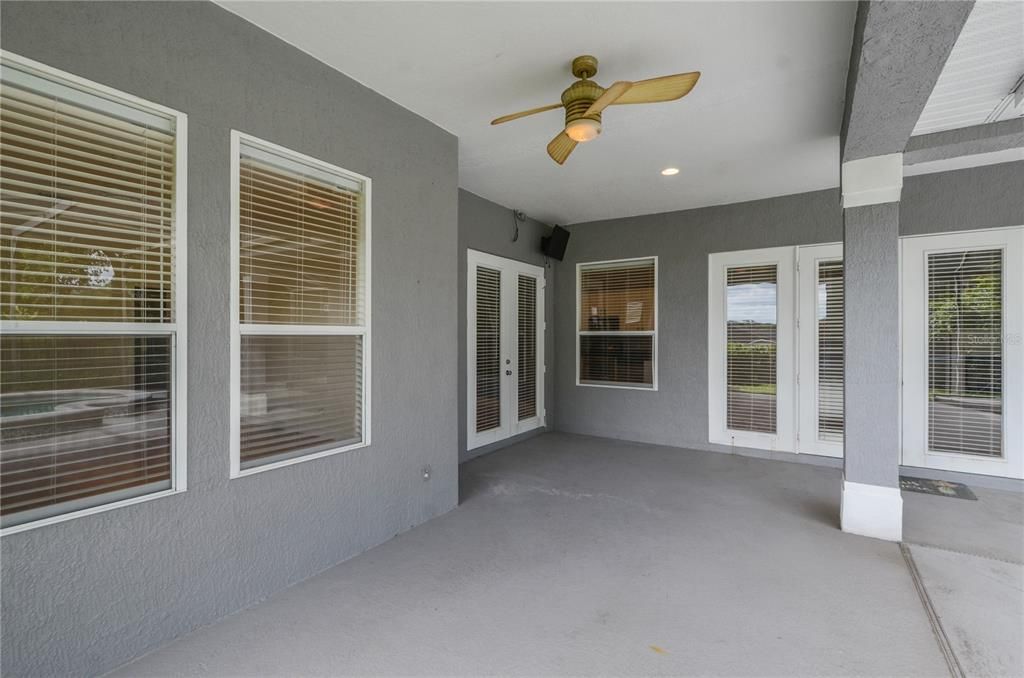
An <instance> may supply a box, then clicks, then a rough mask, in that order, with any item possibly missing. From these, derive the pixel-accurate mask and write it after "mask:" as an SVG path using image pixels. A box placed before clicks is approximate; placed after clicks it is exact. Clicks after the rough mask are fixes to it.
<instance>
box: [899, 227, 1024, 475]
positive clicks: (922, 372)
mask: <svg viewBox="0 0 1024 678" xmlns="http://www.w3.org/2000/svg"><path fill="white" fill-rule="evenodd" d="M995 248H1000V249H1002V250H1003V314H1004V315H1003V336H1004V341H1003V382H1002V383H1003V456H1001V457H995V458H985V457H980V456H976V455H964V454H956V453H949V452H933V451H931V450H930V449H929V445H928V375H927V369H928V361H927V356H928V332H927V328H928V317H927V303H926V299H927V294H928V286H927V257H928V255H929V254H933V253H936V252H944V251H954V252H958V251H964V250H978V249H995ZM900 256H901V262H902V271H901V274H900V281H901V285H902V288H903V294H902V305H901V312H900V324H901V334H902V339H901V351H900V352H901V354H902V356H903V363H902V371H903V379H902V381H903V390H902V397H901V404H902V411H903V417H902V420H903V444H902V464H903V465H904V466H916V467H923V468H932V469H942V470H947V471H957V472H961V473H975V474H979V475H992V476H1000V477H1004V478H1024V377H1022V376H1021V375H1024V226H1015V227H1012V228H999V229H990V230H978V231H967V232H964V231H961V232H956V233H945V234H939V235H930V236H916V237H913V238H903V239H901V241H900Z"/></svg>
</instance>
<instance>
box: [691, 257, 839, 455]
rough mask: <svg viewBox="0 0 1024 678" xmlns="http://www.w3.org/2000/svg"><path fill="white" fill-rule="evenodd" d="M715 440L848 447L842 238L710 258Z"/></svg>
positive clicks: (817, 449)
mask: <svg viewBox="0 0 1024 678" xmlns="http://www.w3.org/2000/svg"><path fill="white" fill-rule="evenodd" d="M708 289H709V299H708V302H709V305H708V308H709V313H708V316H709V318H708V319H709V328H708V329H709V331H708V355H709V360H708V395H709V401H708V411H709V414H710V417H709V440H710V441H711V442H714V443H721V444H724V445H736V446H739V447H755V448H760V449H773V450H783V451H787V452H800V453H805V454H818V455H826V456H834V457H841V456H842V455H843V343H844V331H843V329H844V328H843V302H844V296H843V248H842V245H838V244H832V245H812V246H805V247H774V248H768V249H762V250H748V251H740V252H723V253H716V254H712V255H711V256H710V259H709V288H708Z"/></svg>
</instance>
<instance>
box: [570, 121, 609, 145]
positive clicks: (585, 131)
mask: <svg viewBox="0 0 1024 678" xmlns="http://www.w3.org/2000/svg"><path fill="white" fill-rule="evenodd" d="M565 133H566V134H567V135H568V136H569V138H570V139H572V140H573V141H578V142H581V143H582V142H585V141H590V140H592V139H595V138H597V135H598V134H600V133H601V123H599V122H598V121H597V120H591V119H590V118H580V119H578V120H573V121H572V122H570V123H569V124H568V125H566V126H565Z"/></svg>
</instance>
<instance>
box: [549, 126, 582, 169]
mask: <svg viewBox="0 0 1024 678" xmlns="http://www.w3.org/2000/svg"><path fill="white" fill-rule="evenodd" d="M574 148H576V142H575V141H573V140H572V139H570V138H569V135H568V134H566V133H565V130H562V131H561V132H559V133H558V136H556V137H555V138H554V139H552V140H551V143H549V144H548V155H550V156H551V159H552V160H554V161H555V162H557V163H558V164H559V165H564V164H565V159H566V158H568V157H569V154H570V153H572V149H574Z"/></svg>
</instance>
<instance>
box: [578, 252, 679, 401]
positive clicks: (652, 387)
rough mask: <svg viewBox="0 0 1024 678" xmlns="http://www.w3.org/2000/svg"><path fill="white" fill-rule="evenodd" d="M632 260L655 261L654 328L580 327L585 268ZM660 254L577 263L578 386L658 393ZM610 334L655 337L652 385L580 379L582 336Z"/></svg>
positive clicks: (652, 349) (652, 341)
mask: <svg viewBox="0 0 1024 678" xmlns="http://www.w3.org/2000/svg"><path fill="white" fill-rule="evenodd" d="M631 261H653V262H654V329H653V330H644V331H641V332H626V331H619V332H602V331H597V332H592V331H590V330H581V329H580V317H581V315H580V314H581V303H582V295H583V284H582V283H583V277H582V276H583V270H584V269H586V268H589V267H600V266H605V265H608V264H625V263H629V262H631ZM658 278H659V276H658V256H657V255H653V256H647V257H629V258H626V259H605V260H603V261H581V262H579V263H577V264H576V318H575V319H574V320H573V323H574V324H575V325H576V336H575V337H574V341H575V342H576V349H575V350H576V386H582V387H586V388H617V389H625V390H627V391H648V392H654V393H656V392H657V391H658V324H659V323H660V322H661V313H660V311H659V309H658V285H659V282H658ZM610 335H621V336H625V337H629V336H633V337H643V336H649V337H653V339H652V340H651V344H652V345H651V385H650V386H631V385H629V384H585V383H583V382H582V381H581V380H580V337H585V336H610Z"/></svg>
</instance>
